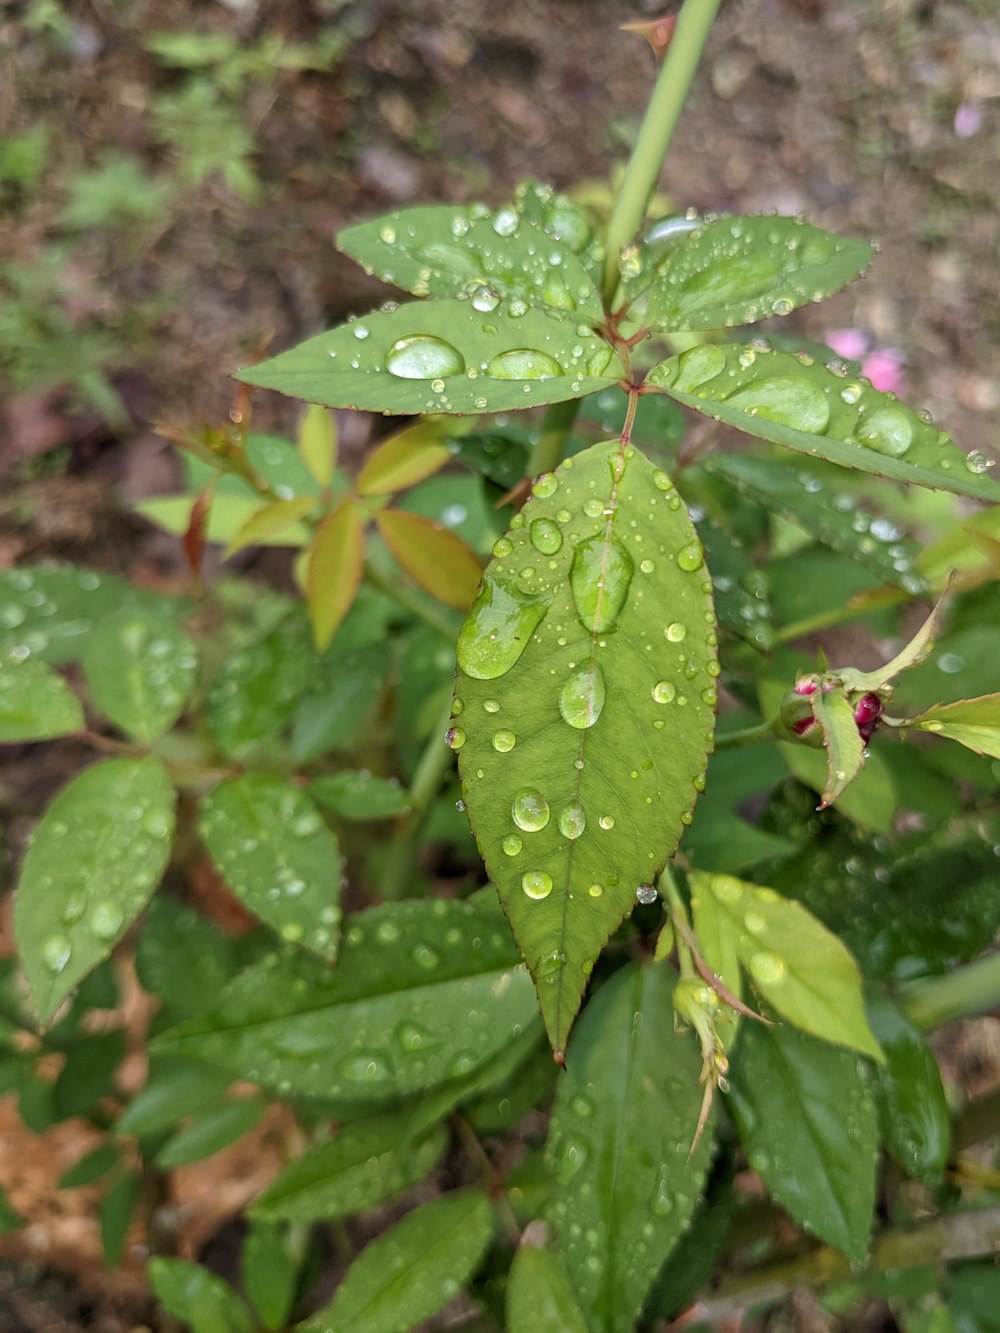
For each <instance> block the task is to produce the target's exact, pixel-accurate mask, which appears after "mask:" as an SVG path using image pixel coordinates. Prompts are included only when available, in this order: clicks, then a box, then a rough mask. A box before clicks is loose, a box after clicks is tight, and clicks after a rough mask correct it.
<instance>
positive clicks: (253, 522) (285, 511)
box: [225, 495, 317, 560]
mask: <svg viewBox="0 0 1000 1333" xmlns="http://www.w3.org/2000/svg"><path fill="white" fill-rule="evenodd" d="M316 505H317V498H316V496H315V495H297V496H295V497H293V499H291V500H272V501H271V502H270V503H268V504H262V505H261V506H260V508H259V509H258V510H257V511H256V513H253V514H251V515H250V517H249V518H248V519H247V521H246V522H245V523H244V524H243V526H242V527H241V528H240V530H239V532H238V533H237V534H236V536H235V537H234V538H233V540H232V541H231V542H230V543H229V545H228V546H227V547H226V556H225V558H226V559H227V560H228V558H229V557H230V556H231V555H235V554H236V552H237V551H242V550H243V548H244V547H245V546H261V545H263V544H264V543H265V542H266V541H267V539H268V538H269V537H274V536H277V534H278V533H279V532H284V531H285V530H286V529H287V528H290V527H292V525H293V524H296V523H299V522H300V521H301V520H302V519H303V518H305V516H306V515H307V514H309V513H311V512H312V511H313V510H314V509H315V508H316Z"/></svg>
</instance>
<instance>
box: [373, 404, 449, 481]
mask: <svg viewBox="0 0 1000 1333" xmlns="http://www.w3.org/2000/svg"><path fill="white" fill-rule="evenodd" d="M449 430H450V427H449V426H448V425H447V424H446V423H445V422H443V421H420V422H418V423H417V424H416V425H415V426H408V427H407V428H406V430H401V431H399V432H398V433H397V434H396V435H391V436H390V437H389V439H387V440H385V441H384V442H383V443H382V444H380V445H378V447H377V448H376V449H374V450H373V451H372V453H370V454H369V455H368V457H367V458H366V459H365V462H364V466H363V467H362V469H361V471H360V472H359V473H358V481H357V487H358V494H359V495H392V494H393V493H394V492H395V491H402V490H405V489H406V488H407V487H408V486H415V485H416V484H417V482H418V481H424V480H426V478H427V477H432V476H433V475H434V473H435V472H440V471H441V469H442V468H443V467H444V466H445V465H446V464H447V463H450V462H451V450H450V449H449V448H448V447H447V446H446V445H445V443H444V441H445V440H446V439H447V438H448V434H449Z"/></svg>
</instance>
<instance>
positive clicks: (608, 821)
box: [597, 815, 615, 832]
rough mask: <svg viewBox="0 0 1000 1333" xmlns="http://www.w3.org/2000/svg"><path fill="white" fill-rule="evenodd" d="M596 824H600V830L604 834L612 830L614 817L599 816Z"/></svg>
mask: <svg viewBox="0 0 1000 1333" xmlns="http://www.w3.org/2000/svg"><path fill="white" fill-rule="evenodd" d="M597 822H598V824H600V826H601V828H602V829H604V830H605V832H607V831H608V830H609V829H613V828H614V826H615V819H614V815H601V817H600V819H599V820H598V821H597Z"/></svg>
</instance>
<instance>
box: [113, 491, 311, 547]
mask: <svg viewBox="0 0 1000 1333" xmlns="http://www.w3.org/2000/svg"><path fill="white" fill-rule="evenodd" d="M195 498H196V497H195V496H193V495H152V496H150V497H149V498H148V499H146V500H140V501H139V503H138V504H137V505H136V506H135V508H136V510H137V512H138V513H140V514H142V515H143V517H144V518H148V519H149V521H150V523H155V524H156V526H157V527H158V528H162V529H163V530H164V532H169V533H170V534H171V536H174V537H183V536H184V534H185V532H187V529H188V523H189V522H190V519H191V506H192V505H193V504H194V503H195ZM259 509H260V500H259V499H258V498H256V497H254V496H251V495H216V497H215V499H214V500H213V501H212V508H211V510H210V512H209V515H208V526H207V528H206V531H205V540H206V541H207V542H218V543H223V544H225V545H228V544H229V543H230V542H232V541H234V540H235V539H236V537H237V536H238V535H239V533H240V532H241V531H242V530H243V528H244V527H246V525H247V523H249V522H250V520H251V519H252V518H253V517H254V515H255V514H256V513H257V512H258V511H259ZM257 540H258V542H259V544H260V545H261V546H305V544H306V542H307V541H308V540H309V529H308V528H307V527H306V526H305V524H304V523H292V524H291V526H289V527H285V528H281V529H280V531H278V532H272V533H269V534H268V535H267V536H265V537H260V538H258V539H257Z"/></svg>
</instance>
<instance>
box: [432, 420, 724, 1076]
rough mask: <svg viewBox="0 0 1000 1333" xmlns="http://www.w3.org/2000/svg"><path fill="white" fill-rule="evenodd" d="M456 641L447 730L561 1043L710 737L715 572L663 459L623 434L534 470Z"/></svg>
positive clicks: (490, 864)
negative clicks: (620, 439) (530, 492)
mask: <svg viewBox="0 0 1000 1333" xmlns="http://www.w3.org/2000/svg"><path fill="white" fill-rule="evenodd" d="M493 550H494V555H495V558H494V560H493V562H492V563H491V564H490V566H489V568H488V569H487V571H486V575H485V579H484V586H483V590H482V592H481V593H480V595H479V597H478V598H477V600H476V602H475V605H474V606H473V609H472V612H471V614H470V616H469V619H468V620H467V621H466V623H465V625H464V627H463V629H462V631H461V633H460V635H459V640H458V662H459V667H460V674H459V681H458V686H457V697H456V700H455V709H456V712H457V715H456V718H455V729H454V730H453V732H452V733H451V737H452V743H453V744H454V745H455V746H456V748H459V747H461V749H460V756H459V767H460V770H461V774H462V788H463V795H464V797H465V800H466V803H467V805H468V809H469V817H470V820H471V823H472V826H473V829H474V831H475V835H476V839H477V842H478V844H479V848H480V851H481V852H482V854H483V856H484V859H485V861H486V865H487V869H488V870H489V873H490V876H491V878H492V879H493V881H494V883H495V884H496V885H497V888H498V890H499V893H500V897H501V900H502V902H503V904H504V908H505V911H506V912H507V914H508V916H509V918H510V921H511V925H512V926H513V929H514V933H515V935H516V936H517V938H518V942H519V943H520V945H521V947H522V949H523V951H524V954H525V957H526V960H527V962H528V965H529V967H530V968H531V971H532V973H533V975H534V977H535V981H536V985H537V987H538V993H539V998H540V1002H541V1007H542V1013H543V1016H544V1018H545V1022H546V1026H547V1028H548V1031H549V1036H550V1039H551V1041H552V1043H553V1045H554V1046H555V1047H556V1048H557V1049H561V1048H562V1047H563V1046H564V1045H565V1041H566V1037H567V1035H568V1033H569V1029H570V1026H571V1024H572V1021H573V1017H574V1015H575V1013H576V1010H577V1008H578V1006H579V1003H580V998H581V995H582V993H583V988H584V986H585V985H586V979H587V975H588V974H589V972H590V969H591V967H592V966H593V963H594V960H595V958H596V957H597V954H598V953H599V951H600V949H601V947H602V946H603V944H604V942H605V940H606V939H607V938H608V936H609V935H610V934H611V932H612V931H613V930H614V929H615V928H616V927H617V925H618V923H619V922H620V921H621V919H622V917H623V916H626V915H627V914H628V912H629V911H630V910H631V909H632V907H633V906H634V904H635V894H636V890H637V889H638V888H639V887H640V885H643V884H646V883H651V882H652V881H653V880H654V879H655V877H656V875H657V874H658V872H659V871H660V869H661V868H662V866H663V864H664V861H665V860H666V858H667V856H669V855H670V853H671V852H672V851H673V850H674V848H675V846H676V845H677V842H678V840H679V837H680V834H681V831H682V829H683V826H684V822H685V821H686V820H687V819H688V818H689V817H690V811H691V808H692V806H693V805H694V801H695V797H696V785H695V784H696V782H697V781H698V779H699V777H700V776H701V774H702V773H703V771H704V767H705V761H706V756H707V752H708V749H709V747H710V745H711V736H712V728H713V724H714V708H715V700H716V684H715V678H716V675H717V674H718V665H717V662H716V655H715V642H716V639H715V633H714V617H713V615H712V606H711V598H710V596H709V593H710V591H711V585H710V584H709V583H708V581H707V579H706V575H705V570H704V565H703V557H702V550H701V545H700V543H699V542H698V539H697V535H696V534H695V531H694V529H693V527H692V526H691V523H690V520H689V519H688V517H687V512H686V510H685V509H684V508H683V505H682V504H681V500H680V497H679V496H678V495H677V493H676V491H674V489H673V486H672V483H671V482H670V479H669V478H668V477H667V475H666V473H663V472H659V471H657V470H655V469H654V468H653V466H652V464H651V463H650V462H649V461H648V460H647V459H646V458H645V457H644V455H642V454H640V453H638V452H636V451H635V450H633V449H631V448H628V449H626V450H625V451H624V452H622V451H621V449H620V447H619V445H618V443H617V442H616V441H615V442H608V443H606V444H601V445H595V446H594V447H593V448H591V449H589V450H588V451H587V452H586V453H584V454H580V455H578V456H577V457H575V458H573V459H568V460H567V461H566V462H565V463H564V464H563V465H562V467H560V468H559V470H558V472H556V473H547V474H545V475H544V476H542V477H541V478H539V479H538V480H537V481H536V483H535V487H534V496H533V498H532V499H531V500H529V501H528V503H527V504H526V505H525V507H524V509H523V510H522V511H521V513H520V514H518V515H517V517H516V518H515V520H514V522H513V523H512V525H511V528H510V530H509V533H508V535H507V536H506V537H502V538H501V539H500V541H498V542H497V544H496V545H495V546H494V548H493Z"/></svg>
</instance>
